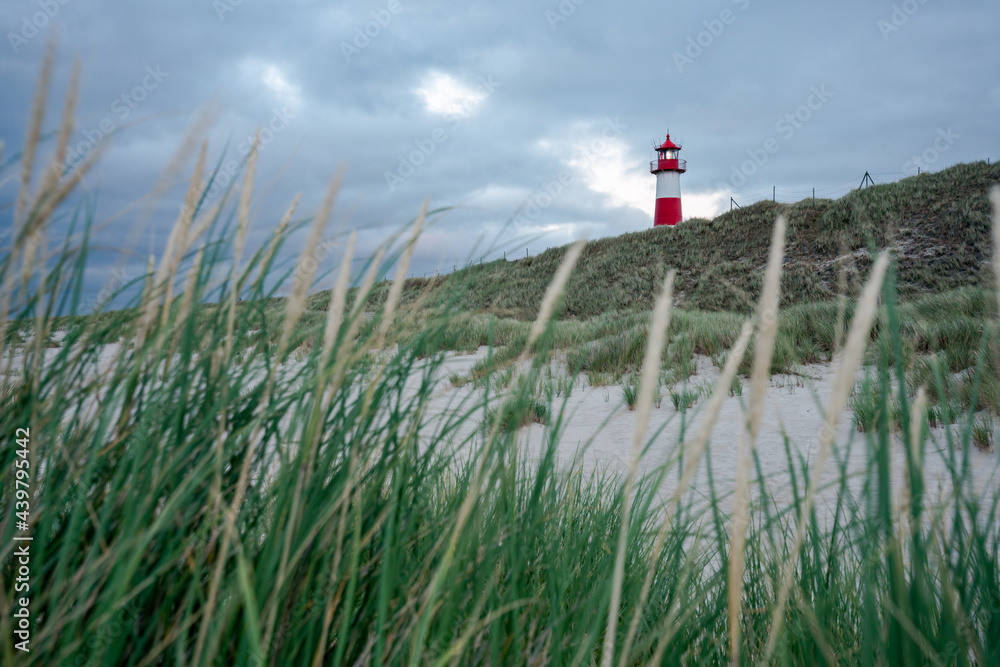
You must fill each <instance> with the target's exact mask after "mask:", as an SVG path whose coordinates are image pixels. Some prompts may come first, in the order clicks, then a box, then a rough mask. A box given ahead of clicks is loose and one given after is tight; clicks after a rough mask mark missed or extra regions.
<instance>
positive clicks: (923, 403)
mask: <svg viewBox="0 0 1000 667" xmlns="http://www.w3.org/2000/svg"><path fill="white" fill-rule="evenodd" d="M926 410H927V391H926V390H925V389H924V388H923V387H920V388H919V389H917V397H916V399H915V400H914V401H913V407H912V408H911V410H910V447H911V451H910V456H911V457H912V460H914V461H916V462H917V469H918V470H923V461H922V460H921V459H922V458H923V457H922V452H921V446H920V444H919V443H920V442H922V440H921V439H920V436H921V434H922V433H923V428H924V418H925V411H926ZM910 482H911V480H910V467H909V466H908V465H906V466H903V488H902V491H901V492H900V503H899V505H900V507H899V513H900V515H901V516H902V517H903V521H901V522H900V526H899V529H900V538H899V543H900V544H903V543H904V540H905V538H906V535H905V534H903V533H902V531H903V530H904V529H906V530H907V531H908V532H909V534H910V535H912V534H913V530H914V529H915V526H913V525H912V522H911V521H910V519H911V512H910V503H911V502H912V498H911V497H910Z"/></svg>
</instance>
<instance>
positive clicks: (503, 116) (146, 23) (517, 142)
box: [0, 0, 1000, 293]
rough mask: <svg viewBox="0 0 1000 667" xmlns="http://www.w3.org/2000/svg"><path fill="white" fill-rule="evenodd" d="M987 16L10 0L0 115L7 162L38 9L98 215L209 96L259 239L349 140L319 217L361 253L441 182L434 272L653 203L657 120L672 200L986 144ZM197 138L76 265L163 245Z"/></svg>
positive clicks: (837, 181)
mask: <svg viewBox="0 0 1000 667" xmlns="http://www.w3.org/2000/svg"><path fill="white" fill-rule="evenodd" d="M998 26H1000V2H997V0H949V1H948V2H945V1H944V0H903V1H900V0H897V1H896V2H890V1H889V0H865V1H864V2H862V1H861V0H841V1H839V2H832V1H828V2H819V1H816V0H813V1H810V2H802V1H801V0H800V1H796V2H793V1H791V0H774V1H772V2H764V1H763V0H712V1H709V2H698V3H695V2H688V3H681V2H670V3H667V2H662V1H660V2H654V1H652V0H650V1H645V2H608V1H606V0H605V1H601V0H562V1H561V2H560V1H559V0H510V1H508V2H505V3H485V2H470V3H457V2H440V1H436V0H420V1H417V0H364V1H358V2H350V3H343V2H316V1H313V0H290V1H289V0H286V1H284V2H277V1H275V0H270V1H269V0H214V1H213V0H175V1H173V2H169V3H167V2H158V3H157V2H148V1H147V2H132V3H122V2H111V1H110V0H91V1H89V2H84V1H83V0H4V2H3V4H2V6H0V27H2V30H3V34H4V39H3V44H0V91H2V92H0V96H2V104H0V138H2V140H3V141H4V142H5V144H6V147H7V148H6V149H5V151H4V157H3V160H4V162H5V163H7V162H9V160H10V159H11V157H12V156H13V155H14V153H16V151H17V150H19V149H20V147H21V146H23V143H24V136H25V132H26V126H27V117H28V110H29V107H30V103H31V97H32V95H33V91H34V87H35V83H36V80H37V75H38V71H39V66H40V63H41V56H42V53H43V51H44V47H45V42H46V40H47V38H48V36H49V34H50V33H52V32H55V34H56V35H57V37H58V49H59V50H58V60H57V67H56V73H55V77H54V82H53V86H52V90H53V98H52V99H51V103H50V105H49V115H48V120H47V124H46V129H48V130H54V129H55V125H56V121H57V118H58V110H59V107H60V105H61V104H62V101H63V98H64V96H65V90H66V87H67V82H68V79H69V75H70V71H71V67H72V61H73V58H74V56H78V57H79V58H80V61H81V66H82V85H81V93H80V99H79V105H78V109H77V112H76V116H75V123H76V125H75V127H76V131H75V133H74V135H73V139H72V142H71V143H72V146H73V148H74V150H75V152H76V153H77V154H78V155H79V156H81V157H82V156H84V155H86V154H87V152H88V151H89V150H91V149H92V147H93V145H94V144H95V143H96V142H98V141H101V140H107V139H106V138H107V137H109V138H110V142H111V143H110V147H109V150H108V151H107V153H106V154H105V155H104V156H103V158H102V160H101V162H100V163H99V166H98V167H97V168H96V169H95V171H94V172H93V174H92V175H91V176H89V177H88V178H87V180H86V184H85V186H86V188H85V190H86V191H87V195H88V197H89V200H90V201H91V202H93V206H94V207H95V211H96V217H95V220H96V221H98V222H100V221H103V220H105V219H108V218H112V217H113V216H116V215H118V214H119V213H120V212H121V211H122V210H123V209H126V207H128V206H129V205H130V204H132V203H134V202H135V201H136V200H137V199H139V198H140V197H142V196H143V195H145V194H147V193H149V192H150V191H151V190H152V189H153V187H154V185H155V184H156V183H157V180H158V179H159V178H160V176H161V175H162V174H163V173H164V170H165V168H166V167H167V165H168V164H169V163H170V162H171V160H172V159H173V157H174V155H175V154H176V152H177V150H178V147H179V146H180V144H181V141H182V138H183V137H184V136H185V135H186V133H188V132H189V131H190V130H191V129H192V127H196V126H197V125H198V123H197V119H198V118H199V115H200V114H201V112H203V111H205V110H206V109H214V110H215V115H214V120H213V123H212V125H211V128H210V129H209V130H208V131H207V137H208V139H209V142H210V149H209V158H210V160H211V161H212V162H213V164H214V163H215V162H216V161H219V160H222V170H221V172H222V173H221V177H222V179H223V180H225V179H227V178H229V175H230V174H231V173H232V174H235V172H236V169H235V167H236V166H237V162H238V161H239V159H240V158H242V157H243V154H244V153H245V152H246V147H247V145H248V143H247V140H248V138H249V137H251V136H252V135H253V133H254V131H255V129H256V128H258V127H260V128H262V149H261V154H260V166H259V169H258V178H257V189H256V191H255V193H256V194H255V209H254V220H253V228H252V229H253V231H252V235H251V240H250V243H251V245H253V244H255V243H257V244H259V243H261V242H263V240H264V239H265V238H266V235H267V233H268V231H270V229H272V228H273V226H274V225H275V224H276V222H277V221H278V219H279V218H280V216H281V214H282V212H283V211H284V209H285V208H286V207H287V206H288V204H289V202H290V201H291V200H292V198H293V197H294V195H295V194H296V193H298V192H302V193H303V199H302V204H301V207H300V209H299V210H300V212H301V213H302V215H303V216H305V215H307V214H309V213H312V212H314V211H315V210H316V208H317V207H318V205H319V201H320V199H321V197H322V193H323V191H324V189H325V187H326V184H327V183H328V182H329V180H330V178H331V176H332V174H333V173H334V172H335V171H336V170H337V168H338V165H340V164H343V165H345V166H346V176H345V180H344V187H343V190H342V194H341V196H340V199H339V200H338V204H337V211H336V215H335V218H334V221H333V223H332V224H331V226H330V227H329V230H330V231H331V233H333V232H334V231H336V230H337V229H338V228H340V227H339V226H340V225H343V226H344V227H348V228H356V229H358V230H359V233H360V237H359V238H360V244H361V251H362V253H366V252H371V251H372V249H373V248H375V247H376V246H377V245H378V243H380V242H381V241H383V240H384V239H385V238H386V237H387V235H388V234H389V233H391V232H392V231H395V230H397V229H399V228H400V227H401V226H402V225H404V224H405V223H406V222H407V221H408V220H410V219H412V218H413V217H414V216H415V215H416V213H417V211H418V210H419V208H420V206H421V204H422V202H423V200H424V199H425V198H427V197H429V198H430V204H431V207H432V208H434V207H454V208H453V210H451V211H450V212H448V213H447V214H446V215H444V216H443V217H441V218H440V219H439V220H437V221H436V223H435V224H434V225H433V226H432V227H431V229H429V230H428V231H427V233H426V234H425V235H424V237H423V239H422V241H421V243H420V244H419V246H418V250H417V253H416V260H415V264H414V268H413V273H414V274H416V275H422V274H425V273H428V274H432V273H434V271H435V270H441V271H449V270H451V269H452V267H453V266H454V265H456V264H458V265H461V264H462V263H464V262H465V261H466V260H467V259H469V258H476V259H477V260H478V257H479V256H480V255H482V254H484V253H485V254H486V258H487V259H491V258H494V257H498V256H501V254H502V253H503V252H504V251H506V252H507V253H508V254H509V255H517V254H520V255H523V254H524V253H525V248H527V249H528V252H530V253H531V254H536V253H537V252H539V251H541V250H544V248H545V247H547V246H552V245H558V244H562V243H565V242H568V241H570V240H573V239H575V238H578V237H581V236H586V237H587V238H590V239H594V238H598V237H602V236H609V235H615V234H619V233H622V232H626V231H634V230H639V229H644V228H646V227H649V226H651V224H652V211H653V206H654V189H655V177H653V176H652V175H651V174H650V173H649V160H650V159H652V158H653V157H655V154H654V152H653V151H652V146H653V145H654V142H655V143H659V142H661V141H662V140H663V139H664V135H665V133H666V132H667V131H668V130H669V131H670V133H671V136H672V138H673V139H674V140H677V141H678V142H679V143H683V146H684V150H683V152H682V154H681V157H684V158H686V159H687V160H688V172H687V173H686V174H684V175H683V176H682V178H681V187H682V192H683V206H684V215H685V217H690V216H701V217H711V216H713V215H716V214H718V213H720V212H722V211H724V210H728V208H729V201H730V197H734V198H735V200H736V201H737V202H738V203H740V204H746V203H751V202H753V201H756V200H759V199H763V198H770V197H771V195H772V187H774V188H776V196H777V199H778V200H779V201H789V202H790V201H797V200H799V199H802V198H804V197H808V196H810V195H811V192H812V188H816V194H817V196H827V197H838V196H840V195H842V194H844V193H845V192H847V191H848V190H849V189H851V188H852V187H857V186H858V185H859V184H860V182H861V179H862V176H863V174H864V173H865V172H866V171H868V172H870V173H871V174H872V175H873V177H874V178H875V181H876V182H887V181H892V180H896V179H898V178H901V177H903V176H906V175H910V174H915V173H916V172H917V168H918V167H920V168H922V169H924V170H939V169H942V168H945V167H947V166H949V165H952V164H955V163H958V162H970V161H975V160H982V159H986V158H991V159H1000V126H998V124H997V118H998V117H1000V39H998V34H997V30H998ZM51 147H52V142H51V141H50V142H49V143H48V144H47V146H46V150H51ZM193 161H194V160H193V157H190V158H189V159H188V161H187V163H186V164H185V166H184V172H182V174H181V175H180V176H179V177H178V179H177V185H176V186H175V187H174V188H172V189H171V190H170V191H169V192H168V193H167V194H166V195H165V196H164V197H162V198H161V199H160V200H159V201H158V202H157V203H156V204H155V207H154V208H152V210H151V211H150V212H149V214H148V215H147V214H145V213H143V212H142V211H141V210H139V209H136V208H134V207H133V208H131V209H128V210H126V212H125V214H124V215H121V216H119V217H116V218H115V219H114V220H113V221H112V222H110V223H109V224H107V225H106V226H105V227H103V228H102V230H101V231H100V233H99V237H98V241H99V242H100V243H101V244H102V246H103V247H104V248H105V249H106V251H105V252H103V253H102V254H100V255H99V256H98V257H97V260H96V262H95V264H94V265H93V266H92V267H91V269H90V272H89V273H88V290H91V291H92V292H95V293H96V291H97V290H99V289H100V287H101V285H102V283H104V282H106V280H107V279H108V277H109V272H110V270H111V267H113V266H116V265H117V264H116V260H115V258H114V253H113V252H112V251H113V250H115V249H120V248H127V249H130V250H131V251H134V252H137V253H138V255H142V256H144V255H146V254H148V252H149V250H150V248H152V249H153V250H154V251H156V250H158V249H162V246H163V244H164V241H165V237H166V233H167V232H168V231H169V229H170V226H171V225H172V222H173V219H174V218H175V217H176V214H177V209H178V206H179V204H180V201H179V200H180V197H181V193H182V192H183V187H184V186H183V183H182V182H181V181H183V180H184V179H185V178H186V177H187V175H188V174H189V173H190V169H191V166H192V164H193ZM12 173H13V170H12V169H11V168H10V167H9V166H8V168H7V169H6V170H5V171H4V172H3V173H2V174H0V225H2V227H3V228H4V229H7V230H9V228H10V226H11V224H12V222H11V215H12V213H11V207H10V206H9V204H10V202H12V201H13V199H14V196H15V193H16V184H15V181H16V180H17V178H16V177H15V178H11V174H12ZM4 179H6V180H4ZM217 196H218V193H216V192H213V193H212V195H211V197H213V198H214V197H217ZM65 220H66V219H65V218H64V219H63V222H61V223H60V224H62V225H64V224H65ZM62 229H65V227H62ZM0 233H2V232H0ZM5 236H6V238H8V239H9V235H5ZM295 238H296V240H298V242H299V244H301V239H303V238H304V233H303V234H299V235H298V236H296V237H295ZM0 245H3V240H0ZM294 245H295V244H292V245H291V246H290V248H289V255H291V252H292V250H296V251H297V250H298V248H295V247H294ZM324 247H326V248H330V251H329V253H323V255H324V256H323V257H322V258H321V259H323V261H324V262H325V263H326V264H329V265H332V264H334V263H335V262H336V255H337V250H336V248H337V246H336V245H335V244H334V243H330V244H327V245H326V246H324ZM327 255H329V256H327ZM121 261H123V260H117V262H118V264H120V263H121ZM125 261H126V269H125V273H126V275H128V271H129V270H131V271H132V275H133V277H134V276H135V275H138V273H140V272H141V267H142V265H143V264H144V262H139V263H136V261H135V260H125ZM129 266H131V267H133V268H132V269H129V268H127V267H129ZM327 268H328V267H327Z"/></svg>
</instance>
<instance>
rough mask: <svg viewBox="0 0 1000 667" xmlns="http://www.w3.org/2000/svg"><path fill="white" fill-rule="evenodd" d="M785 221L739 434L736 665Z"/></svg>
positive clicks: (762, 306)
mask: <svg viewBox="0 0 1000 667" xmlns="http://www.w3.org/2000/svg"><path fill="white" fill-rule="evenodd" d="M787 225H788V222H787V220H786V219H785V216H783V215H779V216H778V219H777V220H776V221H775V223H774V232H773V234H772V237H771V250H770V254H769V256H768V260H767V268H766V269H765V271H764V288H763V290H762V291H761V295H760V303H759V304H758V306H757V318H758V323H757V343H756V347H755V354H754V362H753V370H752V371H751V375H750V401H749V404H748V410H747V419H746V427H745V428H744V429H743V430H741V431H740V439H739V453H738V455H737V456H738V463H737V468H736V487H735V489H734V492H733V518H732V522H731V524H730V535H729V542H730V556H729V600H728V603H729V639H730V643H729V649H730V656H731V658H730V659H731V660H732V664H733V665H739V664H740V651H739V649H740V616H741V613H740V600H741V598H742V597H743V568H744V563H743V550H744V547H745V541H746V530H747V521H748V515H749V497H750V461H751V457H750V453H751V452H752V451H753V449H754V447H755V446H756V444H757V435H758V433H759V431H760V422H761V418H762V417H763V414H764V394H765V391H766V390H767V385H768V383H769V382H770V378H771V360H772V359H773V358H774V341H775V339H776V338H777V336H778V301H779V298H780V294H781V267H782V263H783V261H784V256H785V230H786V228H787Z"/></svg>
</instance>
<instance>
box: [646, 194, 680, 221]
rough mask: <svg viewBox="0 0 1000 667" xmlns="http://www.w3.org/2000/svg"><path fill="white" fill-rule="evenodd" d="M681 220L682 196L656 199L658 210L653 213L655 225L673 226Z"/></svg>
mask: <svg viewBox="0 0 1000 667" xmlns="http://www.w3.org/2000/svg"><path fill="white" fill-rule="evenodd" d="M646 210H649V209H646ZM680 221H681V199H680V197H664V198H662V199H657V200H656V212H655V213H654V215H653V226H654V227H660V226H661V225H670V226H671V227H673V226H674V225H676V224H677V223H678V222H680ZM647 224H649V223H647Z"/></svg>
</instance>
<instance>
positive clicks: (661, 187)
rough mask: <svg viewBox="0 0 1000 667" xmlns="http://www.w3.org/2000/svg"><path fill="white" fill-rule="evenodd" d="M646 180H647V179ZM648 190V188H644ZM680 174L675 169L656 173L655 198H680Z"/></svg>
mask: <svg viewBox="0 0 1000 667" xmlns="http://www.w3.org/2000/svg"><path fill="white" fill-rule="evenodd" d="M647 182H648V181H647ZM646 192H649V190H646ZM680 197H681V175H680V172H677V171H661V172H657V174H656V198H657V199H680Z"/></svg>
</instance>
